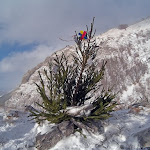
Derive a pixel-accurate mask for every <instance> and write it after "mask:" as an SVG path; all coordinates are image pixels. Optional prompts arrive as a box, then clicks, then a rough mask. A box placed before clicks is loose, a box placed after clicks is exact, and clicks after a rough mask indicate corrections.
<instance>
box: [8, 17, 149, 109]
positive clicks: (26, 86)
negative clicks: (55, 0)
mask: <svg viewBox="0 0 150 150" xmlns="http://www.w3.org/2000/svg"><path fill="white" fill-rule="evenodd" d="M96 39H97V43H98V45H99V46H100V48H99V51H98V55H97V58H96V59H97V60H98V61H99V66H100V64H101V62H102V60H107V61H108V63H107V66H106V76H105V79H104V81H103V83H104V86H105V87H108V86H110V87H111V86H114V91H115V92H118V95H117V98H116V100H117V101H119V102H121V103H123V104H124V106H126V107H127V106H128V105H130V104H133V103H135V102H138V101H147V100H148V97H149V91H150V18H148V19H146V20H143V21H142V22H139V23H136V24H134V25H131V26H129V27H128V28H126V29H123V30H120V29H117V28H115V29H111V30H109V31H108V32H106V33H104V34H102V35H99V36H97V37H96ZM74 50H75V46H67V47H65V48H64V49H62V50H60V51H57V54H58V55H59V54H61V52H62V51H63V52H64V53H65V54H66V55H69V54H70V53H72V52H74ZM54 56H55V55H54V54H53V55H51V56H50V57H47V58H46V60H45V61H44V62H43V63H41V64H39V65H38V66H36V67H35V68H33V69H32V70H30V71H29V72H28V73H27V74H25V76H24V77H23V80H22V84H21V85H20V86H19V88H18V89H17V90H16V92H15V94H13V96H12V97H11V98H10V99H9V100H8V101H7V102H6V103H5V106H6V107H11V108H17V109H24V106H25V105H34V102H35V101H38V102H39V101H40V97H39V95H38V93H37V91H36V86H35V84H34V82H37V83H38V82H39V77H38V71H39V70H40V71H41V72H42V71H43V69H44V68H47V65H48V62H49V61H51V60H52V59H53V58H54ZM70 61H71V60H70Z"/></svg>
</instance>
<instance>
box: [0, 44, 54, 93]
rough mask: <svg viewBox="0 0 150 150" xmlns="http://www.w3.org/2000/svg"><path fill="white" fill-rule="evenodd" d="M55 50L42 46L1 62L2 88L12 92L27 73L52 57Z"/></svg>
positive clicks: (13, 55)
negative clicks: (48, 57)
mask: <svg viewBox="0 0 150 150" xmlns="http://www.w3.org/2000/svg"><path fill="white" fill-rule="evenodd" d="M53 51H54V49H53V48H52V47H49V46H45V45H40V46H37V47H36V48H35V49H33V50H32V51H29V52H17V53H14V54H12V55H11V56H8V57H6V58H4V59H3V60H1V61H0V79H1V81H0V88H1V89H2V90H11V89H12V88H14V87H16V86H17V85H18V84H19V83H20V81H21V79H22V76H23V74H24V73H25V72H27V71H28V70H29V69H31V68H33V67H35V66H36V65H37V64H38V63H40V62H42V61H44V60H45V58H46V57H47V56H50V55H51V54H52V52H53Z"/></svg>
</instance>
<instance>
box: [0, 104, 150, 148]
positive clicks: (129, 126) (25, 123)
mask: <svg viewBox="0 0 150 150" xmlns="http://www.w3.org/2000/svg"><path fill="white" fill-rule="evenodd" d="M27 116H28V114H27V113H19V118H13V119H12V120H7V119H6V113H5V112H4V111H2V109H1V113H0V148H1V150H16V149H23V150H28V149H30V150H36V147H35V138H36V135H37V134H38V133H41V134H44V133H46V132H49V131H51V130H52V127H53V126H54V124H52V125H50V124H48V122H45V123H44V124H43V125H41V126H39V125H38V124H36V123H34V122H33V121H29V118H28V117H27ZM103 125H104V133H103V134H99V133H97V134H90V133H88V132H86V131H83V134H84V135H86V138H85V137H84V136H83V135H81V134H80V133H78V132H77V133H75V134H74V135H71V136H69V137H64V139H63V140H61V141H60V142H58V143H57V144H56V145H55V146H54V147H53V148H51V149H50V150H120V149H121V147H122V148H123V147H124V149H129V148H130V149H131V150H140V147H139V144H138V141H137V138H136V137H135V136H134V135H135V134H136V133H137V132H139V131H142V130H143V129H147V128H148V127H150V108H144V107H143V109H141V111H140V112H139V113H137V114H136V113H132V112H131V111H130V110H129V109H124V110H119V111H115V112H113V113H112V117H111V118H109V119H107V120H106V121H103Z"/></svg>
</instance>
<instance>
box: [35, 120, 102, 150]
mask: <svg viewBox="0 0 150 150" xmlns="http://www.w3.org/2000/svg"><path fill="white" fill-rule="evenodd" d="M75 125H76V126H77V127H79V128H83V129H86V130H88V129H89V130H88V131H89V132H90V131H91V132H95V133H96V132H99V133H104V127H103V126H102V124H101V122H100V121H94V122H90V123H87V124H86V125H83V124H82V123H79V122H76V121H72V120H71V121H64V122H62V123H60V124H59V125H58V126H56V127H54V129H53V130H52V131H51V132H49V133H46V134H43V135H41V134H39V135H37V137H36V145H37V146H36V147H37V149H38V150H48V149H49V148H51V147H53V146H54V145H55V144H57V143H58V142H59V141H60V140H62V139H63V138H64V137H67V136H69V135H71V134H73V133H74V132H75ZM86 127H87V128H86Z"/></svg>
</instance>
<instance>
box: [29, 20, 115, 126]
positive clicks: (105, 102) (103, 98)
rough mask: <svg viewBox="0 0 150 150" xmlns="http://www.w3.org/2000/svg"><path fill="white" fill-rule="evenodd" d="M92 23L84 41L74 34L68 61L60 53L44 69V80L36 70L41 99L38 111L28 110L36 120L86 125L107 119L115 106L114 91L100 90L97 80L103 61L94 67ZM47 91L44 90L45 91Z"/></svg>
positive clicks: (94, 48) (94, 50) (103, 69)
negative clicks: (73, 45)
mask: <svg viewBox="0 0 150 150" xmlns="http://www.w3.org/2000/svg"><path fill="white" fill-rule="evenodd" d="M93 25H94V18H93V22H92V23H91V27H90V30H89V29H88V27H87V40H86V41H83V40H81V39H80V37H79V36H78V35H77V33H76V40H75V42H76V45H77V46H76V53H74V54H72V55H71V57H72V61H73V63H70V62H69V61H68V57H66V56H65V54H64V53H62V54H61V56H58V55H57V54H56V53H55V55H56V57H55V59H54V60H53V61H52V62H50V63H49V70H44V75H45V76H46V79H47V81H46V83H45V81H43V78H42V75H41V73H40V72H39V77H40V85H39V84H37V83H36V86H37V90H38V92H39V94H40V96H41V98H42V101H43V102H42V104H40V103H37V105H38V106H39V107H41V108H42V110H36V109H34V110H32V111H31V116H32V117H33V119H36V120H37V122H39V123H40V122H41V121H43V120H48V121H49V122H50V123H56V124H59V123H61V122H63V121H66V120H70V121H72V122H73V123H74V125H75V127H76V128H80V129H82V128H86V123H87V122H91V121H95V120H102V119H107V118H109V117H110V112H112V111H113V108H114V107H115V106H116V102H115V101H114V98H115V94H112V91H111V89H108V90H104V88H103V87H102V84H101V80H102V79H103V78H104V71H105V66H106V63H107V62H105V61H103V62H102V66H101V69H98V67H97V65H98V63H97V61H96V60H95V57H96V55H97V51H98V50H99V47H98V46H97V44H96V39H95V38H94V35H95V32H94V34H93ZM47 91H48V92H47Z"/></svg>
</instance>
